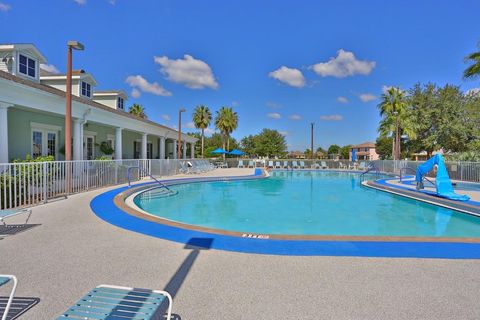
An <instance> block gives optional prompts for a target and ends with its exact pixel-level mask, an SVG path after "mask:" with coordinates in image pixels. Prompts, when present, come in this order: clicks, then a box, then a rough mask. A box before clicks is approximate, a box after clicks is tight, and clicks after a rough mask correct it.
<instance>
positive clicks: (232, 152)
mask: <svg viewBox="0 0 480 320" xmlns="http://www.w3.org/2000/svg"><path fill="white" fill-rule="evenodd" d="M228 154H231V155H233V156H243V155H244V154H245V152H243V151H240V150H238V149H233V150H232V151H230V152H229V153H228Z"/></svg>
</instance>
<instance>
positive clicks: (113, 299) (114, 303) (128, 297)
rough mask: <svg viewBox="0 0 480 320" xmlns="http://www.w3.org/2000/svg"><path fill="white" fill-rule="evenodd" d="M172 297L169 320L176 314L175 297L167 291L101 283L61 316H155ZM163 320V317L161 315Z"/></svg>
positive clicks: (135, 317)
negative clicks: (173, 305) (174, 309)
mask: <svg viewBox="0 0 480 320" xmlns="http://www.w3.org/2000/svg"><path fill="white" fill-rule="evenodd" d="M165 298H167V299H168V309H167V320H170V319H171V315H172V297H171V296H170V294H169V293H168V292H166V291H161V290H149V289H139V288H128V287H118V286H111V285H100V286H98V287H96V288H95V289H93V290H91V291H90V292H89V293H87V294H86V295H85V296H83V297H82V298H81V299H80V300H78V301H77V302H76V303H75V304H74V305H73V306H72V307H71V308H69V309H68V310H67V311H65V312H64V313H63V314H62V315H61V316H59V317H58V318H57V320H60V319H98V320H106V319H152V318H154V317H155V316H159V315H158V314H156V313H157V311H158V309H159V308H160V306H161V305H162V302H163V301H164V300H165ZM159 319H160V317H159Z"/></svg>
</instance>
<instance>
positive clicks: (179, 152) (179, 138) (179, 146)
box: [177, 108, 185, 159]
mask: <svg viewBox="0 0 480 320" xmlns="http://www.w3.org/2000/svg"><path fill="white" fill-rule="evenodd" d="M182 112H185V108H181V109H180V110H178V145H177V159H182Z"/></svg>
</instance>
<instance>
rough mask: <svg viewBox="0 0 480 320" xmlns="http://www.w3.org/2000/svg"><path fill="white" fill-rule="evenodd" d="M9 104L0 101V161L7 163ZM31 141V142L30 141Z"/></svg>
mask: <svg viewBox="0 0 480 320" xmlns="http://www.w3.org/2000/svg"><path fill="white" fill-rule="evenodd" d="M11 106H12V105H11V104H7V103H3V102H0V163H8V161H9V158H8V107H11ZM30 143H31V142H30Z"/></svg>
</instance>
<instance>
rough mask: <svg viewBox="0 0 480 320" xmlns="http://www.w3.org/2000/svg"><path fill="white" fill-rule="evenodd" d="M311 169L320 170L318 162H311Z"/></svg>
mask: <svg viewBox="0 0 480 320" xmlns="http://www.w3.org/2000/svg"><path fill="white" fill-rule="evenodd" d="M311 168H312V169H320V165H319V164H318V162H313V163H312V167H311Z"/></svg>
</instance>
